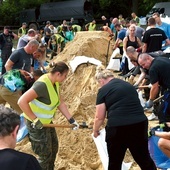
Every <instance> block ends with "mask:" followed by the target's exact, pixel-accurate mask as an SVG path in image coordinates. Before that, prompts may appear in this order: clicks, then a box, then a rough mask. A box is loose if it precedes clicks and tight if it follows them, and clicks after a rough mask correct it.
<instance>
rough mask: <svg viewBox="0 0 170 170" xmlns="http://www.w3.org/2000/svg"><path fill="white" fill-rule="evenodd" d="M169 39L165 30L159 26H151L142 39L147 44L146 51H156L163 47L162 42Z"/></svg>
mask: <svg viewBox="0 0 170 170" xmlns="http://www.w3.org/2000/svg"><path fill="white" fill-rule="evenodd" d="M166 39H167V36H166V35H165V32H164V31H163V30H161V29H159V28H150V29H149V30H147V31H146V32H145V34H144V36H143V39H142V41H143V42H144V43H146V44H147V49H146V52H147V53H148V52H154V51H159V50H161V49H162V42H163V41H164V40H166Z"/></svg>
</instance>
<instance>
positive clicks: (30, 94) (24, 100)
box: [18, 89, 38, 120]
mask: <svg viewBox="0 0 170 170" xmlns="http://www.w3.org/2000/svg"><path fill="white" fill-rule="evenodd" d="M37 97H38V95H37V93H36V92H35V91H34V90H33V89H29V90H28V91H27V92H25V93H24V94H23V95H22V96H21V97H20V98H19V100H18V105H19V107H20V108H21V110H22V111H23V112H24V113H25V114H26V115H27V116H28V117H29V118H30V119H31V120H34V119H36V115H35V114H34V113H33V111H32V110H31V107H30V106H29V102H31V101H32V100H34V99H36V98H37Z"/></svg>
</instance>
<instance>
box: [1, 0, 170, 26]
mask: <svg viewBox="0 0 170 170" xmlns="http://www.w3.org/2000/svg"><path fill="white" fill-rule="evenodd" d="M57 1H66V0H0V4H1V5H0V16H1V20H0V25H18V24H19V13H20V11H22V10H23V9H30V8H35V7H38V6H40V5H41V4H43V3H46V2H57ZM91 1H92V2H93V6H94V14H95V16H94V17H95V18H101V16H102V15H105V16H106V17H107V18H109V17H117V16H118V15H119V14H122V15H123V16H124V18H126V17H130V14H131V12H133V11H132V10H133V9H132V7H133V4H134V2H136V0H91ZM157 2H170V0H138V5H137V9H136V11H138V16H145V15H146V14H147V13H148V11H149V10H150V9H151V8H152V6H153V5H154V4H155V3H157Z"/></svg>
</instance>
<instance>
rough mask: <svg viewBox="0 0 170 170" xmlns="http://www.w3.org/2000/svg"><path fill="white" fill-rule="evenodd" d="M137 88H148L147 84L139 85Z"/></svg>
mask: <svg viewBox="0 0 170 170" xmlns="http://www.w3.org/2000/svg"><path fill="white" fill-rule="evenodd" d="M138 88H150V87H149V86H148V85H145V86H139V87H138Z"/></svg>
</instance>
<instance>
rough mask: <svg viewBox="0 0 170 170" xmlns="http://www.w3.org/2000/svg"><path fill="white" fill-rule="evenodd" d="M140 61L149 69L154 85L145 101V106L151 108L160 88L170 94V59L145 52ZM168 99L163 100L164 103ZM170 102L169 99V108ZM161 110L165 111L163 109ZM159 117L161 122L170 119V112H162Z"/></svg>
mask: <svg viewBox="0 0 170 170" xmlns="http://www.w3.org/2000/svg"><path fill="white" fill-rule="evenodd" d="M138 63H139V64H140V65H141V66H142V67H143V68H144V69H147V70H149V77H150V83H151V84H152V87H151V90H150V96H149V100H148V101H147V102H146V103H145V107H146V108H151V107H152V106H153V100H154V99H155V98H156V97H157V95H158V93H159V91H160V88H161V90H163V92H164V96H166V94H170V91H169V90H170V74H169V73H170V60H169V59H168V58H165V57H156V58H155V59H154V58H153V57H151V55H149V54H147V53H143V54H140V55H139V59H138ZM168 96H169V95H168ZM167 99H168V98H167ZM167 99H164V100H162V104H163V102H164V101H165V100H167ZM169 104H170V101H167V108H168V107H169ZM160 111H163V109H162V110H160ZM158 118H159V122H160V123H162V122H167V121H170V112H165V113H164V114H163V113H161V112H160V113H159V114H158Z"/></svg>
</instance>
